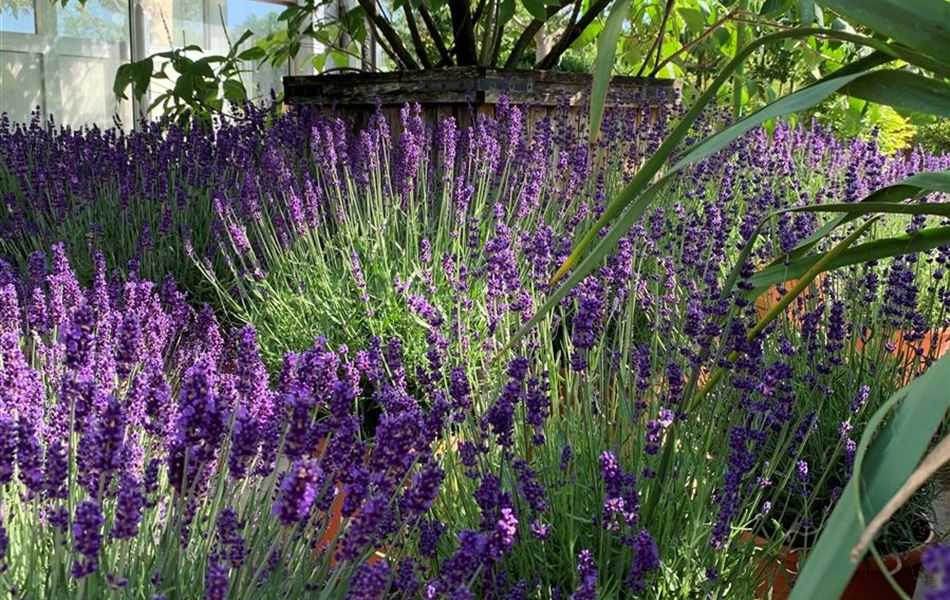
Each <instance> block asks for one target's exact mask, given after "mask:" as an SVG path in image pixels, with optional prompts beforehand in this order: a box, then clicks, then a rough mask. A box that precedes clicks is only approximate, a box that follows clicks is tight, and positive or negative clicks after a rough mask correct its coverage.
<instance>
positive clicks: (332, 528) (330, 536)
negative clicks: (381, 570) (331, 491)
mask: <svg viewBox="0 0 950 600" xmlns="http://www.w3.org/2000/svg"><path fill="white" fill-rule="evenodd" d="M326 447H327V439H326V438H321V439H320V441H319V442H317V447H316V448H315V450H314V455H315V457H317V458H319V457H321V456H322V455H323V452H324V450H326ZM345 498H346V492H344V491H343V484H342V483H340V482H337V483H336V495H335V496H334V497H333V503H332V504H331V505H330V510H329V511H327V516H328V517H329V519H328V521H327V529H326V531H324V532H323V537H322V538H320V543H319V544H317V546H316V547H315V548H314V549H313V557H314V558H317V557H318V556H320V555H321V554H323V553H324V552H325V551H326V550H327V548H330V547H331V546H332V547H334V548H335V542H336V541H337V536H339V535H340V525H342V524H343V500H344V499H345ZM358 512H359V511H358V510H357V513H358ZM353 514H354V515H355V514H356V513H353ZM385 557H386V554H385V552H384V549H377V550H376V552H375V553H374V554H373V555H372V556H370V557H369V558H368V559H367V561H366V562H367V563H369V564H371V565H375V564H376V563H378V562H379V561H381V560H383V559H384V558H385ZM336 563H337V561H336V556H331V557H330V565H331V566H334V567H335V566H336Z"/></svg>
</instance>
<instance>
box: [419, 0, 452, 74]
mask: <svg viewBox="0 0 950 600" xmlns="http://www.w3.org/2000/svg"><path fill="white" fill-rule="evenodd" d="M419 16H421V17H422V22H423V23H425V26H426V29H427V30H428V31H429V35H430V36H432V43H433V44H435V49H436V50H438V51H439V56H441V57H442V59H441V60H440V61H439V64H440V65H441V64H443V63H445V64H446V65H451V64H452V55H451V54H449V51H448V49H447V48H446V47H445V40H443V39H442V34H441V33H439V28H438V27H437V26H436V24H435V19H433V18H432V13H430V12H429V9H428V8H426V5H425V4H424V3H423V4H420V5H419Z"/></svg>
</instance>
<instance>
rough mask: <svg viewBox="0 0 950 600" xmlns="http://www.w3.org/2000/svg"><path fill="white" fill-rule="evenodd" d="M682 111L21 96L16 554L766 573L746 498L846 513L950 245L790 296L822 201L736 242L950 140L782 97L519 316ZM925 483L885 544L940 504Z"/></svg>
mask: <svg viewBox="0 0 950 600" xmlns="http://www.w3.org/2000/svg"><path fill="white" fill-rule="evenodd" d="M677 111H678V109H677V107H676V106H675V104H672V103H670V104H667V105H663V106H660V107H655V108H654V109H652V110H644V109H629V110H616V111H613V112H608V114H607V116H606V119H605V124H604V132H603V135H602V136H601V138H600V139H599V140H598V141H597V143H596V144H593V145H590V144H589V143H588V141H587V140H586V139H584V138H583V136H581V135H579V134H578V133H577V131H576V130H575V128H574V126H573V125H572V124H571V123H570V122H568V120H567V119H566V118H565V117H560V116H555V117H547V118H544V119H541V120H539V121H537V122H533V123H529V119H528V115H529V112H528V111H526V110H525V109H524V107H519V106H514V105H510V104H508V103H506V102H502V103H501V104H500V105H499V107H498V108H497V110H496V112H495V114H494V116H492V117H488V116H484V115H479V116H478V117H473V119H472V122H471V125H460V124H459V123H457V122H456V121H454V120H452V119H446V120H443V121H441V122H438V123H437V124H435V125H434V126H430V125H428V124H427V123H426V121H425V120H424V119H423V115H422V113H421V111H420V109H419V108H418V107H413V106H407V107H405V108H404V109H403V111H402V114H401V117H400V120H399V122H398V123H389V122H388V121H387V120H386V119H385V118H384V117H383V116H382V112H378V113H377V114H376V116H374V117H373V118H372V119H371V120H370V122H369V123H368V124H367V126H366V127H364V128H361V129H357V128H354V127H352V126H351V124H349V123H347V122H346V121H344V120H342V119H340V118H336V117H334V116H332V115H327V114H321V113H317V112H311V111H307V110H299V111H295V112H292V113H289V114H284V115H280V114H278V112H277V111H274V110H273V109H262V108H253V107H249V108H248V109H247V111H246V114H245V115H243V117H244V118H242V119H239V120H236V121H233V122H225V123H219V124H218V126H217V127H216V128H215V129H214V130H213V131H208V130H206V129H203V128H202V127H200V126H198V125H197V124H196V125H195V126H193V127H190V128H179V127H174V126H173V127H169V128H166V129H160V128H158V127H157V126H155V127H147V128H145V129H144V130H143V131H137V132H132V133H125V132H122V131H121V130H120V129H109V130H98V129H84V130H78V131H77V130H68V129H60V128H56V127H54V126H53V125H52V124H50V125H44V124H42V123H41V122H40V121H39V119H37V120H34V122H33V123H31V124H27V125H13V124H10V123H9V122H7V121H6V120H4V122H3V123H2V124H0V142H2V143H0V157H2V161H3V169H2V170H0V193H2V194H3V200H4V204H3V206H2V207H0V256H2V258H3V262H0V367H2V370H0V445H2V452H0V461H2V462H0V585H2V586H3V589H4V592H5V593H9V594H10V595H11V596H12V597H14V598H36V597H44V598H73V597H79V596H82V597H83V598H99V597H115V598H167V599H177V598H181V599H186V598H201V597H204V598H235V599H236V598H309V597H314V598H375V599H379V598H424V599H435V598H452V599H456V598H505V599H508V598H511V599H515V598H539V597H540V598H577V599H582V598H598V597H605V598H607V597H621V596H622V597H640V598H658V597H660V598H666V597H693V596H704V597H705V596H709V597H723V598H725V597H728V598H752V597H755V593H756V589H757V587H758V586H759V584H760V582H759V581H757V580H756V578H755V576H754V575H753V573H754V571H755V569H754V566H750V565H754V564H755V563H754V561H756V560H757V559H756V548H755V546H754V545H753V544H751V543H750V542H749V540H750V536H748V535H746V532H751V533H754V534H755V535H758V536H760V537H761V538H764V539H768V540H771V541H772V542H773V543H775V544H779V543H783V542H784V543H790V544H804V545H807V544H808V543H809V540H810V541H814V537H815V536H816V535H817V534H818V533H819V532H820V531H821V529H822V526H823V524H824V521H825V519H826V518H827V516H828V514H829V512H830V509H831V507H832V506H833V505H834V502H835V501H836V500H837V497H838V495H839V494H840V493H841V490H842V487H843V486H844V484H845V483H846V481H847V480H848V478H849V477H850V474H851V469H852V467H853V461H854V456H855V451H856V441H857V440H859V439H860V435H861V433H862V431H863V429H864V427H865V425H866V423H867V421H868V419H869V417H870V416H871V415H872V414H873V413H874V412H875V410H877V408H879V407H880V406H881V405H882V404H883V403H884V401H885V400H886V399H887V398H888V397H890V396H891V395H892V394H893V393H894V392H895V391H896V390H897V389H899V388H900V387H901V386H902V385H903V384H904V383H905V382H906V381H908V380H909V379H911V378H913V377H915V376H916V375H917V374H919V373H921V372H922V371H923V370H925V369H926V368H927V366H928V365H929V364H931V363H932V362H933V361H934V360H935V359H936V358H937V357H938V355H939V354H940V353H941V351H942V348H943V347H944V343H943V341H942V338H941V337H940V336H941V335H943V332H944V331H946V328H947V327H948V326H950V314H948V309H950V287H948V283H947V282H948V278H946V277H945V275H946V270H947V267H948V260H950V248H947V247H941V248H937V249H935V250H932V251H929V252H927V253H916V254H908V255H905V256H902V257H899V258H897V259H891V260H882V261H878V262H870V263H864V264H862V265H860V266H851V267H846V268H843V269H839V270H836V271H830V272H828V273H826V274H824V275H823V276H822V277H820V278H818V279H816V280H815V281H814V282H813V283H812V284H811V286H810V287H809V290H808V293H806V294H802V295H800V296H799V297H798V298H796V299H795V301H794V302H793V303H792V304H791V305H790V307H789V308H788V309H787V310H786V311H784V312H782V313H781V314H780V315H779V316H778V318H776V319H774V320H771V317H768V309H769V308H770V307H771V306H772V305H774V304H775V301H776V300H775V298H776V297H778V296H780V295H782V294H784V293H786V292H787V289H785V288H786V287H790V284H789V285H786V286H779V288H778V289H767V290H765V291H764V292H763V293H761V294H759V293H755V292H757V291H758V290H756V286H755V279H754V276H753V274H754V272H755V268H756V267H757V266H759V265H761V264H763V263H765V262H766V261H769V260H771V259H773V258H775V257H780V256H782V255H783V254H784V253H787V252H789V251H791V250H792V249H794V248H795V247H796V246H797V245H798V244H799V243H801V242H802V241H803V240H806V239H808V238H809V236H811V235H812V234H814V233H815V232H816V231H818V229H819V228H820V227H821V225H822V222H823V221H822V217H819V216H816V215H815V214H814V213H783V214H782V215H780V216H778V217H776V218H774V219H772V220H771V221H769V222H768V223H767V224H766V226H765V227H764V229H763V231H764V234H763V239H762V240H761V241H760V242H759V244H758V245H757V246H756V247H755V250H754V251H753V252H752V254H751V255H750V256H749V259H748V260H747V261H746V263H745V264H737V261H738V260H739V254H740V249H741V247H742V246H743V245H744V244H745V242H746V241H748V240H749V238H750V236H751V235H752V234H753V231H754V230H755V228H756V227H757V226H758V225H759V223H760V222H762V221H763V220H765V219H766V218H767V217H768V216H769V215H771V214H772V213H774V212H775V211H776V210H779V209H782V208H787V207H792V206H796V205H801V204H804V203H812V202H856V201H859V200H861V199H863V198H864V197H865V196H866V195H868V194H869V193H870V192H871V191H873V190H875V189H878V188H879V187H881V186H882V185H885V184H888V183H891V182H895V181H897V180H899V179H901V178H904V177H906V176H907V175H910V174H913V173H917V172H921V171H934V170H940V169H946V168H948V167H950V156H946V155H944V156H933V155H928V154H924V153H922V152H921V151H919V150H915V151H913V152H910V153H908V154H906V155H885V154H883V153H882V152H880V151H879V149H878V148H877V145H876V142H875V140H874V138H873V136H872V137H871V138H870V139H866V140H858V139H855V140H839V139H836V138H835V137H834V136H833V135H832V134H831V133H830V132H828V131H826V130H824V129H822V128H821V127H819V126H816V125H809V126H805V125H796V126H791V125H788V124H783V123H779V124H777V125H776V126H775V127H774V129H773V130H771V131H766V130H764V129H759V130H755V131H752V132H750V133H749V134H748V135H746V136H745V137H743V138H741V139H740V140H739V141H737V142H735V143H734V144H732V145H731V146H730V147H729V148H727V149H725V150H723V151H722V152H720V153H718V154H716V155H714V156H713V157H711V158H709V159H707V160H705V161H703V162H702V163H700V164H698V165H697V166H695V167H693V168H691V169H690V170H688V171H686V172H685V173H684V174H683V175H682V176H681V177H679V178H678V179H677V180H676V181H674V182H673V183H671V184H670V185H669V186H668V187H667V188H665V189H664V190H663V191H662V192H661V197H660V198H659V200H658V201H657V202H656V204H655V208H653V209H651V210H649V211H648V212H647V213H646V214H645V215H644V216H643V217H642V218H641V219H640V220H639V221H638V222H637V223H636V224H635V225H634V226H633V228H632V229H631V230H630V231H629V233H628V234H627V235H625V236H624V237H623V238H622V239H621V241H620V243H619V244H618V246H617V248H616V250H615V251H614V252H613V253H612V254H611V255H609V256H608V257H606V258H605V259H604V260H603V264H602V265H601V266H600V268H599V269H598V270H597V271H595V273H594V274H593V275H591V276H589V277H588V278H586V279H585V280H584V281H583V282H582V283H581V285H579V286H578V287H577V288H575V289H574V290H573V291H572V292H571V294H570V295H569V296H568V297H567V298H566V299H565V300H564V301H563V302H562V303H561V304H560V306H559V307H558V309H557V310H555V311H553V312H552V313H551V314H550V315H548V316H547V317H546V318H545V319H544V320H542V322H541V323H540V324H539V325H538V326H537V327H535V328H534V329H533V330H531V331H530V332H529V333H528V335H526V336H525V337H524V338H521V339H519V340H518V341H514V342H513V340H515V339H516V338H515V334H516V332H517V331H518V330H519V329H520V328H521V326H522V324H524V323H525V322H526V321H527V320H528V319H529V318H530V317H531V316H533V315H534V314H535V312H536V311H537V310H538V308H539V307H540V306H541V305H542V304H543V302H544V301H545V299H546V297H547V296H548V294H549V293H550V291H551V287H550V283H549V282H550V278H551V275H552V273H553V272H554V271H555V269H557V267H558V266H559V265H560V264H561V263H562V262H563V260H564V259H565V257H566V256H567V255H568V254H569V252H570V249H571V242H572V240H573V239H574V238H575V236H576V235H578V234H581V233H583V232H584V231H586V230H587V228H589V227H590V225H591V224H592V223H593V222H594V221H595V220H596V218H597V217H598V216H599V215H600V214H601V213H602V211H603V210H604V208H605V206H606V203H607V201H608V200H609V199H610V198H611V197H612V196H613V195H614V194H616V193H617V192H618V191H619V189H621V187H622V186H623V185H624V183H626V182H627V181H629V179H630V177H631V176H632V174H633V173H634V172H635V169H636V167H637V165H639V164H640V163H641V162H642V160H643V159H644V158H645V157H647V156H649V155H650V154H651V153H652V152H654V151H655V150H656V148H657V146H658V145H659V143H660V141H661V140H662V138H663V136H664V134H665V132H666V129H667V127H668V123H670V122H673V121H675V119H676V118H677V117H678V112H677ZM720 120H721V117H720V116H718V115H715V114H710V115H708V116H707V117H706V118H705V119H703V121H702V123H701V124H700V125H699V126H697V128H696V131H695V132H694V136H693V137H692V138H691V139H690V140H688V141H687V143H692V141H694V140H695V139H698V138H699V137H700V136H702V135H705V133H707V132H709V131H712V129H713V128H714V127H715V126H716V124H717V123H718V122H719V121H720ZM394 130H398V131H399V133H398V134H397V133H394V132H393V131H394ZM932 200H933V198H923V199H920V200H915V201H917V202H923V201H932ZM858 223H859V221H856V222H855V224H854V225H855V226H856V225H857V224H858ZM924 223H925V219H924V218H922V217H914V218H910V217H907V218H905V219H903V220H901V219H899V218H893V219H890V220H886V221H882V222H880V223H877V224H875V225H874V226H873V233H877V234H879V235H900V234H904V233H907V234H912V233H913V232H914V231H916V230H917V229H919V228H920V227H921V226H922V225H924ZM842 231H843V233H842V234H841V235H840V236H839V237H838V238H837V239H834V238H833V239H831V240H828V241H826V242H824V243H825V244H833V243H834V242H835V241H837V240H840V239H841V237H843V236H844V235H846V234H847V233H848V227H843V228H842ZM823 249H827V248H823ZM733 269H735V270H737V272H738V273H739V286H738V291H737V292H734V293H726V292H724V291H723V290H724V286H725V282H726V280H727V278H728V276H729V274H730V272H732V271H733ZM789 279H790V280H791V279H794V277H790V278H789ZM760 322H761V323H763V325H764V327H762V328H761V329H760V331H758V332H757V333H755V334H754V335H749V332H750V331H752V330H753V327H755V326H756V324H757V323H760ZM730 357H731V358H730ZM717 369H722V370H723V374H722V376H721V378H720V379H719V380H718V385H717V381H716V380H714V379H713V378H712V377H711V374H712V373H714V372H716V371H717ZM929 493H930V490H928V489H924V490H922V492H921V493H919V494H918V497H917V500H916V501H915V502H913V503H911V504H910V505H909V507H908V508H907V509H906V510H905V511H904V513H906V514H901V515H900V516H901V518H900V519H897V520H895V523H896V525H895V526H889V527H887V528H885V531H884V534H883V535H882V537H881V538H879V545H880V546H881V547H882V549H885V550H888V551H899V550H903V549H907V548H909V547H913V546H916V545H917V544H918V543H919V542H921V541H922V540H921V539H917V535H916V533H919V529H920V528H919V527H918V526H917V525H916V524H919V523H920V522H924V523H926V514H925V511H924V509H923V507H925V506H926V505H927V503H928V498H929V496H928V494H929ZM921 520H923V521H921ZM908 523H910V525H907V524H908ZM925 529H926V526H925ZM924 537H926V535H924ZM934 556H937V554H934ZM936 560H937V559H931V562H934V563H935V564H936ZM936 568H937V567H934V569H936ZM110 595H111V596H110Z"/></svg>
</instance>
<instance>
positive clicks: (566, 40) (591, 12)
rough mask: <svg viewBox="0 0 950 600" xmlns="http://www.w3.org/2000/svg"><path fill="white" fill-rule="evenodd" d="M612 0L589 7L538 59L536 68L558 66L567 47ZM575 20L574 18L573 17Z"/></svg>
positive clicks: (602, 1) (598, 2)
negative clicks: (543, 55)
mask: <svg viewBox="0 0 950 600" xmlns="http://www.w3.org/2000/svg"><path fill="white" fill-rule="evenodd" d="M610 2H611V0H598V1H597V2H596V3H594V4H593V5H592V6H590V7H589V8H588V9H587V12H585V13H584V16H582V17H581V18H580V20H579V21H577V23H575V24H574V25H572V26H570V27H568V28H567V29H566V30H565V31H564V35H563V36H561V39H560V40H558V42H557V43H556V44H555V45H554V47H553V48H551V51H550V52H548V54H547V56H545V57H544V58H542V59H541V60H539V61H538V63H537V65H536V68H538V69H553V68H554V67H555V66H557V63H558V61H559V60H561V56H562V55H563V54H564V53H565V52H567V49H568V48H570V47H571V44H573V43H574V42H575V41H576V40H577V38H579V37H580V36H581V34H582V33H584V30H585V29H587V27H588V26H590V24H591V23H593V22H594V19H596V18H597V17H598V16H600V15H601V14H603V12H604V11H605V10H606V9H607V6H608V5H609V4H610ZM571 21H572V22H573V21H574V19H573V18H572V19H571Z"/></svg>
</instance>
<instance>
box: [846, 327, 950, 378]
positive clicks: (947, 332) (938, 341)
mask: <svg viewBox="0 0 950 600" xmlns="http://www.w3.org/2000/svg"><path fill="white" fill-rule="evenodd" d="M907 334H908V332H906V331H904V330H902V329H898V330H897V331H894V332H892V333H891V335H890V337H889V338H888V341H889V342H890V344H891V345H892V346H893V349H892V350H891V351H890V352H889V353H888V354H889V356H891V357H893V358H894V359H895V360H897V361H902V363H903V364H902V365H901V366H908V365H910V364H911V363H912V362H913V360H914V358H915V357H916V356H917V353H916V351H917V349H920V351H921V353H922V354H921V355H922V356H924V357H927V358H928V359H930V360H937V359H938V358H940V357H942V356H943V355H944V354H946V353H947V352H948V351H950V327H944V328H943V329H941V330H939V331H928V332H927V333H926V334H925V335H924V338H923V339H922V340H919V341H914V342H911V341H907V339H905V338H906V336H907ZM864 347H865V343H864V341H863V340H862V339H861V338H860V337H858V338H857V339H855V341H854V348H855V350H857V351H858V352H861V351H863V350H864ZM927 366H928V364H927V361H921V362H920V363H919V366H918V368H917V369H916V370H913V371H908V372H907V375H906V377H905V378H904V383H905V384H906V383H909V382H910V380H911V379H913V378H914V377H915V376H916V375H918V374H919V373H921V372H923V371H925V370H926V369H927Z"/></svg>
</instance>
